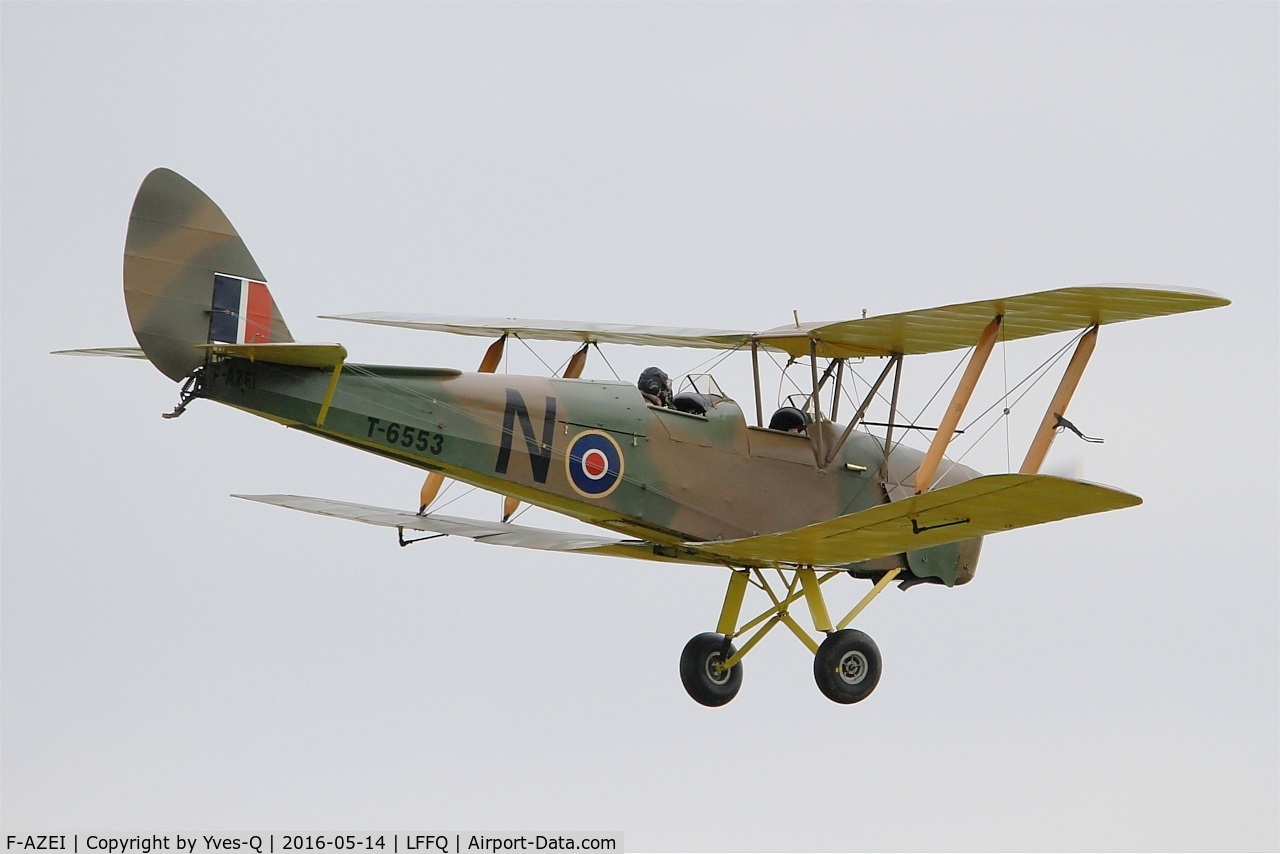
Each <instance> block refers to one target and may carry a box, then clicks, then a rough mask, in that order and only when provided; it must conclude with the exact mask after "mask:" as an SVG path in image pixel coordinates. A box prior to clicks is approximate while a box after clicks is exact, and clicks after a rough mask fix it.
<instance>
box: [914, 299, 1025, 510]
mask: <svg viewBox="0 0 1280 854" xmlns="http://www.w3.org/2000/svg"><path fill="white" fill-rule="evenodd" d="M1003 320H1004V317H1003V316H1002V315H999V314H997V315H996V317H995V319H994V320H992V321H991V322H990V323H988V324H987V328H986V329H984V330H982V337H980V338H979V339H978V344H977V346H975V347H974V348H973V355H972V356H970V357H969V364H968V366H967V367H965V369H964V376H962V377H961V378H960V384H959V385H958V386H956V391H955V394H954V395H952V397H951V405H950V406H948V407H947V414H946V415H944V416H943V417H942V424H940V425H939V426H938V432H937V433H934V434H933V442H932V443H931V444H930V445H929V451H928V453H926V454H925V456H924V462H922V463H920V469H919V471H917V472H916V495H919V494H921V493H922V492H925V491H926V490H928V489H929V487H930V486H931V485H932V484H933V476H934V475H935V474H937V472H938V464H939V463H940V462H942V455H943V454H945V453H946V452H947V445H948V443H950V442H951V435H952V434H953V433H954V432H955V429H956V425H957V424H959V423H960V416H962V415H964V408H965V407H966V406H968V405H969V398H970V397H972V396H973V389H974V387H975V386H977V384H978V378H979V377H981V376H982V369H983V368H984V367H986V365H987V357H988V356H990V355H991V350H992V349H993V348H994V347H995V345H996V339H997V338H999V337H1000V325H1001V322H1002V321H1003Z"/></svg>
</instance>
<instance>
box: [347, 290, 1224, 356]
mask: <svg viewBox="0 0 1280 854" xmlns="http://www.w3.org/2000/svg"><path fill="white" fill-rule="evenodd" d="M1230 304H1231V301H1230V300H1227V299H1225V298H1223V297H1220V296H1218V295H1217V294H1213V293H1210V292H1208V291H1200V290H1193V289H1190V288H1170V287H1159V286H1153V285H1082V286H1080V287H1073V288H1059V289H1057V290H1052V291H1040V292H1039V293H1034V294H1022V295H1020V296H1013V297H1004V298H1001V299H991V300H980V301H978V302H968V303H957V304H955V305H946V306H940V307H937V308H926V309H920V310H918V311H907V312H900V313H898V314H884V315H880V316H877V317H866V318H862V319H860V320H843V321H838V322H835V323H831V322H825V321H824V322H818V323H800V324H789V325H786V326H779V327H777V328H775V329H769V330H766V331H764V332H749V331H744V330H733V329H684V328H680V327H669V326H633V325H630V324H621V323H581V322H575V321H565V320H520V319H517V318H498V317H447V316H443V315H434V314H407V313H404V312H368V313H365V314H343V315H324V316H325V317H328V318H329V319H331V320H350V321H354V322H357V323H374V324H379V325H382V326H403V327H406V328H409V329H427V330H433V331H436V332H452V333H455V334H459V335H482V336H486V337H489V338H496V337H498V336H500V335H508V334H509V335H515V336H516V337H519V338H527V339H530V340H543V341H575V342H589V343H600V344H641V345H650V346H664V347H699V348H706V349H713V350H733V349H736V348H738V347H743V346H746V345H750V344H751V342H752V341H755V342H757V343H758V344H760V345H762V346H765V347H770V348H774V349H778V350H782V351H785V352H786V353H788V354H790V355H792V356H806V355H808V354H809V342H810V340H811V339H812V340H813V341H814V343H815V344H816V345H817V349H818V355H820V356H824V357H835V358H844V357H857V356H890V355H893V354H896V353H901V354H903V355H908V356H909V355H915V354H919V353H941V352H944V351H946V350H958V349H963V348H965V347H972V346H973V345H974V343H976V342H977V340H978V337H979V336H980V335H981V334H982V330H983V328H985V327H986V325H987V324H988V323H990V322H991V319H992V318H993V317H995V316H996V315H997V314H999V315H1003V317H1004V321H1003V331H1002V332H1001V337H1002V338H1003V340H1005V341H1014V340H1016V339H1018V338H1030V337H1032V336H1035V335H1049V334H1052V333H1054V332H1065V331H1068V330H1072V329H1086V328H1088V327H1090V326H1093V325H1094V324H1095V323H1119V322H1120V321H1124V320H1137V319H1139V318H1144V317H1160V316H1161V315H1166V314H1178V313H1181V312H1186V311H1200V310H1202V309H1206V308H1215V307H1218V306H1224V305H1230Z"/></svg>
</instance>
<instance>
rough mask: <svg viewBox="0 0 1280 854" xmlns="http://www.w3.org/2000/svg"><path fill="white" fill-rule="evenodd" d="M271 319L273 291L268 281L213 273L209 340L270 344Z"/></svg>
mask: <svg viewBox="0 0 1280 854" xmlns="http://www.w3.org/2000/svg"><path fill="white" fill-rule="evenodd" d="M271 316H272V302H271V292H270V291H268V290H267V285H266V283H265V282H255V281H253V280H252V279H242V278H239V277H237V276H225V275H223V274H222V273H215V274H214V277H213V307H212V314H211V315H210V318H209V340H210V341H222V342H224V343H227V344H263V343H268V342H270V341H271Z"/></svg>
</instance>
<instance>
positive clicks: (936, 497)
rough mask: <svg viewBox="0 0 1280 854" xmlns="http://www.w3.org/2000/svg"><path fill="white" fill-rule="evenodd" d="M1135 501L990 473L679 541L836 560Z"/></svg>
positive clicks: (764, 557) (709, 548)
mask: <svg viewBox="0 0 1280 854" xmlns="http://www.w3.org/2000/svg"><path fill="white" fill-rule="evenodd" d="M1141 503H1142V499H1141V498H1139V497H1138V496H1136V495H1131V494H1130V493H1128V492H1122V491H1121V490H1118V489H1112V488H1111V487H1108V486H1099V485H1098V484H1093V483H1085V482H1083V481H1078V480H1068V479H1066V478H1061V477H1052V476H1050V475H1037V474H995V475H987V476H985V477H977V478H974V479H973V480H967V481H965V482H964V483H959V484H956V485H955V486H948V487H945V488H943V489H935V490H933V491H932V492H926V493H924V494H922V495H916V496H912V497H911V498H906V499H903V500H902V501H894V502H892V503H890V504H882V505H880V506H878V507H873V508H871V509H869V510H863V511H861V512H859V513H852V514H850V515H848V516H840V517H839V518H836V519H831V520H829V521H826V522H819V523H818V524H816V525H808V526H806V527H803V528H797V529H795V530H794V531H786V532H783V533H780V534H766V535H763V536H758V537H747V538H745V539H737V540H719V541H714V542H707V543H687V544H686V545H687V546H688V547H689V548H692V549H694V550H696V551H698V552H699V553H701V554H703V555H706V556H708V557H710V556H712V555H715V556H718V557H721V558H723V559H724V560H726V561H732V562H734V563H737V564H746V565H770V564H784V563H789V564H796V563H798V564H807V565H812V566H842V565H845V564H849V563H853V562H856V561H861V560H870V559H871V558H876V557H883V556H885V555H891V554H898V553H900V552H907V551H914V550H916V549H923V548H927V547H929V546H938V545H943V544H945V543H951V542H956V541H958V540H967V539H970V538H971V537H981V536H985V535H986V534H994V533H997V532H999V531H1009V530H1013V529H1014V528H1025V527H1028V526H1030V525H1041V524H1044V523H1045V522H1056V521H1058V520H1059V519H1070V518H1073V517H1075V516H1087V515H1089V514H1091V513H1102V512H1104V511H1107V510H1119V509H1121V508H1123V507H1133V506H1135V505H1137V504H1141Z"/></svg>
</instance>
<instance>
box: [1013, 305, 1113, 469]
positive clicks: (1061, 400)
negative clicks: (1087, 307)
mask: <svg viewBox="0 0 1280 854" xmlns="http://www.w3.org/2000/svg"><path fill="white" fill-rule="evenodd" d="M1097 342H1098V327H1097V325H1095V326H1094V327H1093V328H1092V329H1090V330H1089V331H1088V332H1086V333H1085V334H1084V335H1083V336H1082V337H1081V338H1080V343H1079V344H1077V345H1076V351H1075V352H1074V353H1072V354H1071V361H1070V362H1068V363H1067V370H1066V372H1064V373H1063V375H1062V379H1061V380H1060V381H1059V382H1058V390H1057V391H1055V392H1054V393H1053V399H1052V400H1050V401H1049V408H1048V409H1046V410H1045V413H1044V419H1043V420H1042V421H1041V422H1040V429H1038V430H1036V435H1035V438H1034V439H1032V440H1031V447H1030V448H1028V449H1027V458H1026V459H1025V460H1023V461H1022V468H1020V469H1018V473H1019V474H1038V473H1039V471H1040V466H1041V465H1042V464H1043V463H1044V458H1045V455H1046V454H1048V453H1049V446H1050V445H1052V444H1053V438H1054V437H1055V436H1056V435H1058V427H1059V425H1060V424H1061V422H1062V420H1063V419H1062V416H1063V415H1066V414H1067V404H1068V403H1070V402H1071V396H1072V395H1073V394H1075V391H1076V386H1077V385H1079V384H1080V377H1081V375H1083V374H1084V369H1085V367H1086V366H1087V365H1088V364H1089V357H1090V356H1092V355H1093V348H1094V345H1095V344H1097Z"/></svg>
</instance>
